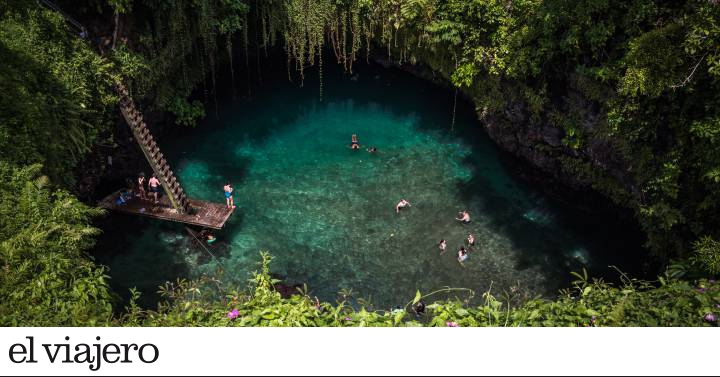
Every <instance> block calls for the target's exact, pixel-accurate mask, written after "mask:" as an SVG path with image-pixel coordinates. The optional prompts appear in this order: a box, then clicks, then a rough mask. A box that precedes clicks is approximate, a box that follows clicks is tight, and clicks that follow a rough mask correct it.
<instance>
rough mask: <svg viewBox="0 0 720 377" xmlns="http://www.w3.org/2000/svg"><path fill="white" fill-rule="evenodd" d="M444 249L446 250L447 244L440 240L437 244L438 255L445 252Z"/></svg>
mask: <svg viewBox="0 0 720 377" xmlns="http://www.w3.org/2000/svg"><path fill="white" fill-rule="evenodd" d="M446 248H447V242H445V240H444V239H442V240H440V243H438V249H440V255H442V254H443V253H444V252H445V249H446Z"/></svg>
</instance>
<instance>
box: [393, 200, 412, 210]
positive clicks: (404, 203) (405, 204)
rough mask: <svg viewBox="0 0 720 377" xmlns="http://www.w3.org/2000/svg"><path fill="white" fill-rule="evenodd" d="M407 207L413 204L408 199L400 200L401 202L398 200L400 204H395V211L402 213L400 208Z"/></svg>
mask: <svg viewBox="0 0 720 377" xmlns="http://www.w3.org/2000/svg"><path fill="white" fill-rule="evenodd" d="M405 207H412V206H411V205H410V202H408V201H407V200H405V199H402V200H400V202H398V204H397V205H396V206H395V213H400V208H405Z"/></svg>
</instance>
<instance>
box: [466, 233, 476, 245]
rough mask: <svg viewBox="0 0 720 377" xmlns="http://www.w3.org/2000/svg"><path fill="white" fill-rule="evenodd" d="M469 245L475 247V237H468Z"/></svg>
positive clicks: (470, 235)
mask: <svg viewBox="0 0 720 377" xmlns="http://www.w3.org/2000/svg"><path fill="white" fill-rule="evenodd" d="M467 241H468V245H470V246H475V236H473V235H472V233H471V234H468V236H467Z"/></svg>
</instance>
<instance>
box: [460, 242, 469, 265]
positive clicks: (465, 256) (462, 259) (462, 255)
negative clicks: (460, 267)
mask: <svg viewBox="0 0 720 377" xmlns="http://www.w3.org/2000/svg"><path fill="white" fill-rule="evenodd" d="M467 259H468V253H467V250H465V246H460V250H458V262H460V263H461V264H462V262H465V260H467Z"/></svg>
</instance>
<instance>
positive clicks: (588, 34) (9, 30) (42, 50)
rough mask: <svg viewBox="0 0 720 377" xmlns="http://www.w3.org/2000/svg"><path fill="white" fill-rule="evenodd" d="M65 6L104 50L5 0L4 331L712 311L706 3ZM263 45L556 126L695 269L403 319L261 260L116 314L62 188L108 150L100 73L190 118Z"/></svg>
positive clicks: (0, 126)
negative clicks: (373, 64) (241, 281)
mask: <svg viewBox="0 0 720 377" xmlns="http://www.w3.org/2000/svg"><path fill="white" fill-rule="evenodd" d="M59 3H60V4H61V5H63V2H62V1H59ZM78 3H81V4H78ZM67 9H77V12H78V14H76V15H74V16H76V17H78V18H79V19H81V20H83V21H89V22H93V21H95V23H97V21H98V20H100V22H99V23H103V24H106V25H111V29H109V30H105V31H99V32H100V33H105V34H110V35H111V36H112V41H111V45H110V47H105V58H101V57H100V56H99V55H98V54H97V53H96V52H95V51H94V48H95V47H93V45H92V44H91V43H88V41H86V40H82V39H80V38H77V32H75V31H74V30H72V29H71V28H70V27H69V26H68V25H67V24H66V23H65V21H64V20H63V18H62V16H60V15H58V14H56V13H54V12H51V11H49V10H46V9H44V8H40V7H39V6H38V5H37V3H35V2H26V1H19V0H9V1H4V2H3V4H2V5H0V61H1V62H2V64H0V179H1V181H0V242H1V243H0V258H1V259H0V267H2V273H1V274H0V321H2V322H0V325H20V324H22V325H104V324H113V325H121V324H131V325H198V326H201V325H202V326H204V325H229V324H236V325H308V326H310V325H336V326H340V325H342V326H345V325H400V324H403V325H419V324H428V325H441V326H442V325H447V323H448V322H450V323H456V324H459V325H462V326H466V325H554V326H565V325H579V326H581V325H586V324H589V323H590V321H591V319H592V318H593V316H595V320H594V324H596V325H701V324H715V325H716V324H717V321H716V320H714V321H711V320H709V319H708V320H706V319H704V318H706V315H708V314H712V313H714V314H715V315H717V312H718V311H720V308H719V307H718V305H720V299H719V296H718V292H719V288H718V286H717V285H716V283H714V282H712V281H711V280H705V279H703V278H701V277H702V276H705V277H709V276H712V275H717V274H718V273H720V246H719V245H720V242H719V241H718V240H720V226H719V225H720V223H719V222H718V221H719V220H718V219H719V218H720V217H718V216H717V213H718V210H720V148H718V147H720V145H719V143H720V110H719V109H720V3H718V2H717V1H714V0H689V1H685V2H658V1H652V0H632V1H611V0H544V1H541V0H520V1H517V0H516V1H507V0H446V1H440V0H376V1H371V0H321V1H311V0H265V1H252V0H206V1H192V2H168V1H160V0H152V1H143V2H139V1H131V0H123V1H119V0H108V1H104V0H87V1H82V2H73V7H67ZM91 30H92V27H91ZM91 39H92V38H91ZM92 43H96V41H93V42H92ZM236 46H237V47H236ZM273 46H277V47H278V48H283V49H284V50H285V51H286V53H287V64H288V76H289V78H290V79H292V80H296V79H297V78H299V80H298V81H299V82H302V80H303V79H304V72H305V70H306V69H309V68H308V67H311V66H314V65H317V66H318V68H319V69H320V70H322V65H323V64H327V63H328V62H327V56H328V54H327V53H326V54H325V60H323V51H324V50H323V49H324V48H325V49H327V51H330V52H331V54H332V55H330V56H331V57H334V61H335V62H336V63H338V64H341V65H343V66H344V67H345V68H346V69H347V70H348V71H352V69H353V62H354V61H356V60H357V59H360V58H363V52H364V53H365V54H364V58H365V59H369V56H370V53H371V52H372V51H373V50H375V51H376V52H381V53H383V54H385V55H387V56H388V57H390V58H391V59H393V61H394V62H396V63H398V64H408V63H409V64H416V63H424V64H425V65H427V66H429V67H430V68H432V69H433V70H434V71H436V72H438V73H440V74H442V75H443V76H444V77H446V78H447V79H448V80H449V82H451V83H452V84H453V85H455V86H456V87H457V88H459V89H460V90H463V91H464V92H465V93H466V94H468V95H469V96H470V97H472V99H473V100H474V102H475V104H476V106H477V110H478V115H479V116H480V118H481V119H482V120H483V121H484V122H488V123H492V124H493V126H494V127H495V128H497V129H500V130H502V131H500V132H501V133H502V132H507V133H509V134H510V135H512V136H513V137H514V138H517V137H528V135H536V134H537V133H539V132H540V131H538V130H540V129H541V128H542V127H543V126H546V125H547V126H551V127H554V128H556V129H558V130H560V131H561V135H562V137H561V141H560V143H552V142H549V141H546V140H544V139H543V138H542V137H535V138H534V139H533V143H534V144H533V146H532V148H533V150H534V151H537V152H539V153H542V154H543V155H545V156H547V157H548V158H549V159H551V160H553V161H555V162H556V163H557V166H558V167H559V169H558V171H561V172H563V174H565V175H566V176H567V177H569V178H570V180H572V181H575V182H576V183H578V184H582V185H586V186H590V187H593V188H594V189H596V190H598V191H600V192H602V193H604V194H605V195H607V196H608V197H609V198H611V199H612V200H614V201H615V202H616V203H618V204H619V205H621V206H624V207H627V208H631V209H633V210H634V211H635V213H636V217H637V219H638V222H639V223H640V225H641V226H642V228H643V230H644V231H645V233H646V234H647V247H648V249H649V250H650V251H652V252H653V254H654V255H656V256H658V257H660V258H662V261H664V262H669V261H670V260H673V259H674V260H678V261H680V262H679V263H676V264H674V265H671V266H682V268H681V269H674V270H673V271H674V272H677V271H680V270H682V271H683V273H684V278H685V279H692V281H693V282H694V283H690V282H689V281H683V280H678V279H677V278H678V277H679V276H680V274H675V273H672V274H669V275H670V276H664V277H663V278H662V279H660V280H659V281H658V282H654V283H648V282H640V281H636V280H632V279H629V278H624V284H623V285H622V286H620V287H612V286H610V285H608V284H606V283H603V282H598V281H594V282H589V281H588V279H587V277H586V276H582V279H580V281H578V282H577V283H576V284H575V285H574V286H573V288H571V289H570V290H569V291H567V292H563V293H562V294H561V296H560V297H559V298H558V299H557V300H556V301H545V300H531V301H529V302H525V303H514V304H513V299H512V295H511V294H508V295H506V297H505V298H503V299H496V298H494V297H493V296H492V295H491V293H490V292H488V293H486V294H485V295H484V296H483V297H484V298H485V304H484V305H482V306H480V307H478V308H469V307H467V305H465V304H464V303H463V302H462V301H461V300H460V301H457V302H440V303H434V304H430V305H428V307H427V311H428V315H427V316H426V317H423V318H420V319H415V318H413V316H411V315H410V314H408V312H407V311H404V312H396V313H391V312H383V311H373V310H369V309H370V308H368V310H362V309H361V310H355V309H353V307H352V306H351V305H350V301H347V300H349V298H346V300H341V301H340V302H338V303H337V304H333V305H331V304H328V303H322V304H321V305H320V306H321V308H322V310H318V309H317V308H316V307H315V303H314V302H313V301H312V300H310V298H309V297H307V296H306V295H303V294H300V295H297V296H293V297H292V298H289V299H282V298H280V296H279V294H278V293H276V292H274V291H273V290H272V288H271V286H272V284H271V283H272V282H271V281H270V278H269V275H268V274H267V265H268V263H269V261H268V258H267V257H264V264H263V270H262V272H261V273H259V274H258V275H257V276H256V279H255V285H254V286H253V288H252V289H250V290H249V291H243V290H231V289H229V288H223V287H217V286H216V285H213V284H214V281H213V280H211V279H210V278H208V279H206V280H201V281H196V282H179V283H176V284H168V285H167V286H165V287H164V288H163V292H164V294H165V295H166V297H167V300H168V301H167V302H166V303H163V304H162V305H161V306H160V307H159V308H158V309H157V310H156V311H146V310H145V309H141V308H138V307H136V306H134V305H131V306H130V307H129V308H127V310H125V311H121V314H120V315H118V314H117V313H118V310H116V311H115V313H116V314H115V315H114V316H113V314H112V313H113V311H112V304H114V303H116V301H115V299H114V298H113V297H112V295H111V294H110V291H109V288H108V285H107V277H105V276H104V272H103V269H102V268H101V267H98V266H96V265H95V264H94V263H93V262H92V260H91V259H90V257H89V256H88V255H87V250H88V249H89V248H90V247H91V246H92V244H93V237H94V235H95V234H96V232H97V230H95V229H93V228H92V227H91V226H90V225H89V224H90V221H91V219H92V218H93V217H95V216H97V215H99V211H97V210H95V209H92V208H89V207H87V206H85V205H83V204H81V203H79V202H78V201H77V200H76V199H74V198H73V196H72V195H71V194H70V193H69V192H68V191H67V190H70V191H72V190H73V189H74V188H75V187H74V182H75V177H76V174H77V173H76V172H75V169H76V168H77V167H78V164H79V163H80V162H82V161H83V159H84V158H85V157H86V156H87V154H88V152H90V151H92V150H93V149H95V148H97V146H98V145H100V144H110V145H112V144H113V134H112V129H113V127H112V126H113V123H114V122H117V120H118V119H117V111H116V110H115V109H114V105H115V101H116V99H115V97H114V95H113V93H112V90H111V83H112V82H113V81H114V79H115V76H114V74H116V73H117V74H119V75H121V76H122V77H123V78H124V80H125V81H126V82H127V83H128V85H129V87H130V88H131V90H132V92H133V94H134V96H135V97H136V98H137V99H138V100H139V101H140V102H141V103H142V104H143V106H145V107H146V108H148V109H151V110H154V111H157V112H159V113H164V112H169V113H171V114H173V116H172V118H173V119H172V120H173V121H174V122H175V123H176V124H178V125H190V126H192V125H194V124H196V122H197V120H198V119H201V118H202V117H204V116H205V115H206V113H207V109H206V108H205V107H206V106H212V104H213V103H214V102H215V101H217V98H215V93H216V86H217V82H216V76H217V74H218V70H220V69H223V70H226V71H227V72H229V73H230V74H231V77H232V84H231V85H232V86H233V89H235V88H234V85H235V77H236V71H235V70H236V65H237V62H238V59H235V57H236V56H238V55H241V56H242V57H243V59H239V60H240V61H243V60H244V65H243V69H244V72H245V73H247V75H248V77H251V76H252V77H254V78H255V76H258V77H256V78H258V79H259V78H260V77H259V76H260V74H261V60H262V59H263V55H267V51H268V50H269V49H272V48H273ZM363 49H364V51H363ZM251 58H252V59H251ZM252 60H254V61H255V62H254V63H251V61H252ZM331 60H332V59H331ZM253 64H254V65H255V66H253ZM255 69H257V72H255ZM321 77H322V75H321ZM321 80H322V78H321ZM321 88H322V86H321ZM321 90H322V89H321ZM41 166H42V167H41ZM47 177H49V178H47ZM211 286H214V288H210V287H211ZM218 296H221V297H226V299H225V300H221V301H217V300H214V299H212V297H218ZM427 299H430V297H428V298H427ZM355 304H356V305H357V303H355ZM511 304H512V305H511ZM411 306H412V305H411ZM233 309H237V310H238V314H237V318H236V319H235V320H230V319H228V317H227V314H228V312H230V311H232V310H233ZM406 309H409V307H408V308H406ZM707 318H710V319H712V316H707Z"/></svg>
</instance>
